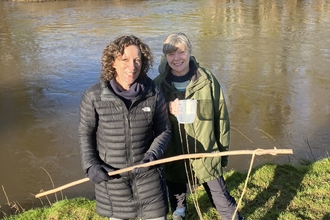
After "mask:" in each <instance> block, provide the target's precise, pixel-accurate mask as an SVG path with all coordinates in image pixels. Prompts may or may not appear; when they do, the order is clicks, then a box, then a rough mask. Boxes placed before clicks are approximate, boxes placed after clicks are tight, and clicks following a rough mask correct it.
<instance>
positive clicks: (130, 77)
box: [113, 45, 142, 90]
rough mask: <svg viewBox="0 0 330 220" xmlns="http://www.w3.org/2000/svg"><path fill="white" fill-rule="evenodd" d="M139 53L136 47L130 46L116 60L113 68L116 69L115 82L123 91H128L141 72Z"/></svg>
mask: <svg viewBox="0 0 330 220" xmlns="http://www.w3.org/2000/svg"><path fill="white" fill-rule="evenodd" d="M141 65H142V61H141V52H140V49H139V48H138V46H136V45H130V46H128V47H126V48H125V50H124V54H123V55H122V56H119V57H117V58H116V60H115V62H114V64H113V67H114V68H115V69H116V72H117V76H116V81H117V82H118V83H119V84H120V86H121V87H123V89H125V90H128V89H129V87H130V86H131V85H132V84H133V83H134V81H135V80H136V79H137V78H138V77H139V75H140V72H141Z"/></svg>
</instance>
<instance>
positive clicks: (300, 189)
mask: <svg viewBox="0 0 330 220" xmlns="http://www.w3.org/2000/svg"><path fill="white" fill-rule="evenodd" d="M246 175H247V174H246V173H241V172H237V171H234V170H231V171H229V172H227V173H226V174H225V175H224V176H225V179H226V182H227V187H228V190H229V191H230V193H231V194H232V196H234V197H235V199H236V201H237V202H238V201H239V199H240V197H241V194H242V191H243V188H244V183H245V179H246ZM329 192H330V158H325V159H322V160H320V161H317V162H314V163H304V164H303V165H300V166H292V165H273V164H265V165H262V166H260V167H257V168H254V169H253V170H252V172H251V175H250V178H249V181H248V184H247V187H246V191H245V193H244V196H243V199H242V201H241V204H240V207H239V210H240V212H241V213H242V215H243V216H244V217H245V218H246V219H249V220H255V219H260V220H273V219H280V220H293V219H294V220H296V219H302V220H306V219H308V220H309V219H310V220H314V219H319V220H328V219H329V220H330V196H329ZM193 198H197V203H198V207H199V209H200V210H201V213H202V216H203V219H204V220H220V219H221V218H220V216H219V215H218V213H217V211H216V210H215V209H214V208H211V204H210V202H209V200H208V197H207V195H206V193H205V192H204V190H203V188H202V187H199V188H197V190H196V191H195V192H194V194H192V195H190V196H189V197H188V213H187V220H200V217H199V216H198V214H197V212H196V209H195V205H194V199H193ZM0 211H1V210H0ZM4 219H5V220H27V219H43V220H59V219H61V220H66V219H68V220H69V219H70V220H71V219H76V220H80V219H81V220H87V219H90V220H101V219H102V220H103V219H104V220H105V219H108V218H104V217H101V216H98V215H97V214H96V213H95V201H93V200H88V199H85V198H76V199H72V200H62V201H58V202H56V203H54V204H52V205H51V206H50V207H49V206H47V207H44V208H36V209H33V210H28V211H25V212H23V213H20V214H18V215H13V216H7V217H6V218H4ZM168 219H169V220H172V218H171V216H170V215H169V216H168Z"/></svg>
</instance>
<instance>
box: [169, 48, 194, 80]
mask: <svg viewBox="0 0 330 220" xmlns="http://www.w3.org/2000/svg"><path fill="white" fill-rule="evenodd" d="M166 60H167V63H168V65H170V67H171V69H172V73H173V74H174V75H177V76H184V75H185V74H187V73H188V72H189V60H190V53H189V52H188V51H186V50H185V48H184V47H183V45H178V47H177V50H176V51H175V52H173V53H169V54H166Z"/></svg>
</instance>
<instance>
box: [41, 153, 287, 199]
mask: <svg viewBox="0 0 330 220" xmlns="http://www.w3.org/2000/svg"><path fill="white" fill-rule="evenodd" d="M247 154H255V155H265V154H271V155H278V154H293V151H292V149H267V150H263V149H256V150H236V151H225V152H216V153H195V154H183V155H178V156H173V157H168V158H164V159H159V160H155V161H151V162H149V163H144V164H138V165H135V166H130V167H126V168H123V169H120V170H116V171H113V172H109V173H108V174H109V176H113V175H117V174H121V173H125V172H128V171H131V170H133V169H134V168H138V167H149V166H154V165H158V164H162V163H169V162H172V161H177V160H184V159H197V158H204V157H220V156H230V155H247ZM87 181H89V179H88V178H83V179H80V180H77V181H74V182H71V183H68V184H66V185H63V186H61V187H58V188H55V189H52V190H48V191H45V192H42V193H38V194H37V195H35V197H36V198H40V197H42V196H46V195H48V194H51V193H55V192H58V191H61V190H63V189H66V188H69V187H72V186H75V185H78V184H81V183H84V182H87Z"/></svg>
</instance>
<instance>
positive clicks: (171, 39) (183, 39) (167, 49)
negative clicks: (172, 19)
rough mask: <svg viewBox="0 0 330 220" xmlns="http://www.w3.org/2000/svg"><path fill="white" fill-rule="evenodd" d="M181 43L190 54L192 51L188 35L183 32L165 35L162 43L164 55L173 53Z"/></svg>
mask: <svg viewBox="0 0 330 220" xmlns="http://www.w3.org/2000/svg"><path fill="white" fill-rule="evenodd" d="M180 44H181V45H183V47H184V49H185V50H187V51H188V52H189V53H190V54H191V52H192V46H191V43H190V41H189V39H188V37H187V36H186V35H185V34H184V33H181V32H180V33H174V34H170V35H168V36H167V37H166V39H165V41H164V43H163V53H164V55H166V54H169V53H173V52H175V51H176V50H177V49H178V45H180Z"/></svg>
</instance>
